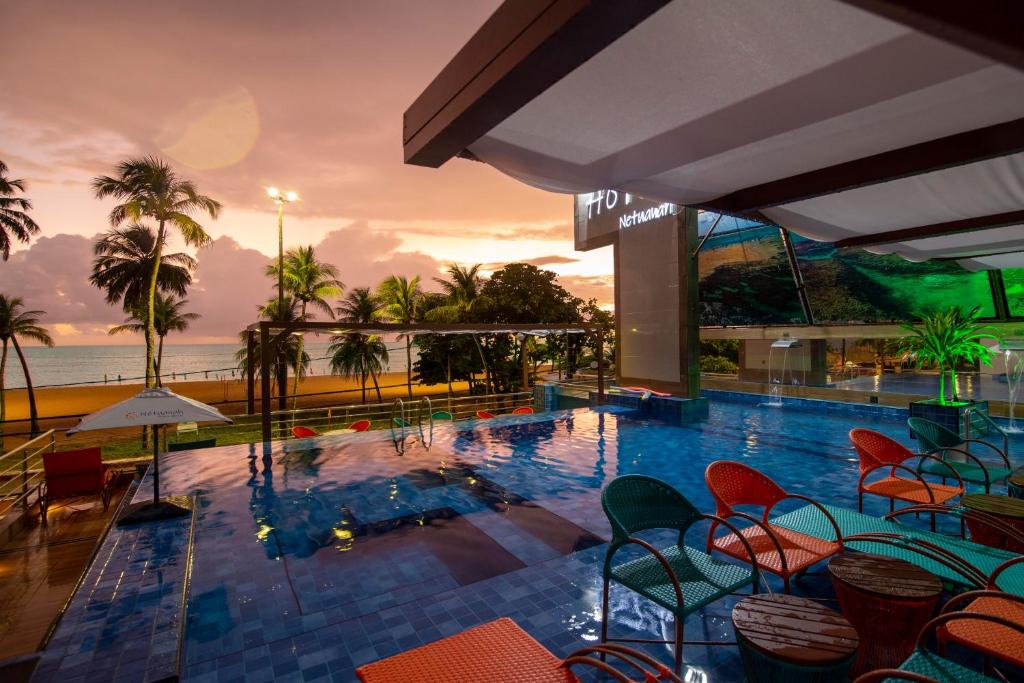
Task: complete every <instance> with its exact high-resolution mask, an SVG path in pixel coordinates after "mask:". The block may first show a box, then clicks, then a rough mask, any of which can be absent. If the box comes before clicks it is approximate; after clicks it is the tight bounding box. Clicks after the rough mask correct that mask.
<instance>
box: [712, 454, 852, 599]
mask: <svg viewBox="0 0 1024 683" xmlns="http://www.w3.org/2000/svg"><path fill="white" fill-rule="evenodd" d="M704 481H705V483H706V484H707V487H708V490H709V491H710V492H711V496H712V497H713V498H714V499H715V505H716V506H717V510H716V511H715V514H717V515H718V516H719V517H721V518H722V519H730V518H734V517H736V518H740V519H744V520H746V521H748V522H750V523H751V526H748V527H746V528H745V529H743V530H742V531H741V532H740V533H741V535H742V536H743V538H744V539H745V540H746V541H747V544H749V546H750V547H751V548H753V549H754V555H755V556H756V557H757V565H758V568H759V569H761V570H762V571H767V572H771V573H772V574H776V575H777V576H779V577H780V578H781V579H782V582H783V586H784V591H785V592H786V593H788V592H789V580H790V578H792V577H794V576H797V575H799V574H802V573H803V572H805V571H806V570H807V568H808V567H810V566H811V565H813V564H817V563H818V562H821V561H822V560H826V559H828V558H829V557H832V556H833V555H835V554H836V553H838V552H841V551H842V550H843V541H842V538H841V537H842V533H840V531H839V525H838V524H837V523H836V520H835V519H834V518H833V517H832V515H831V514H830V513H829V512H828V510H826V509H825V508H824V507H823V506H822V505H821V504H820V503H818V502H816V501H814V500H812V499H810V498H808V497H807V496H802V495H799V494H796V493H787V492H786V490H785V489H783V488H782V487H781V486H779V485H778V484H776V483H775V482H774V481H772V480H771V479H770V478H768V476H766V475H764V474H762V473H761V472H758V471H757V470H755V469H754V468H753V467H749V466H747V465H744V464H742V463H738V462H730V461H726V460H719V461H717V462H713V463H711V464H710V465H708V468H707V470H705V472H704ZM786 499H796V500H802V501H804V502H807V503H810V504H811V505H813V506H815V507H816V508H817V509H818V510H819V511H820V512H821V514H822V515H824V517H825V519H826V520H828V522H829V524H831V525H832V528H833V529H834V530H835V534H836V539H838V540H836V541H826V540H823V539H820V538H816V537H814V536H809V535H807V534H802V533H800V532H799V531H793V530H791V529H785V528H783V527H779V526H775V525H773V524H772V523H771V522H769V521H768V515H769V514H771V512H772V510H773V509H774V508H775V506H776V505H777V504H778V503H780V502H782V501H783V500H786ZM737 505H754V506H758V507H761V508H763V509H764V514H763V516H762V517H761V519H760V520H758V519H757V518H755V517H754V516H752V515H749V514H746V513H744V512H740V511H738V510H735V509H734V508H735V506H737ZM717 528H718V525H717V524H712V525H711V529H710V531H708V543H707V549H708V552H711V551H712V550H717V551H719V552H721V553H725V554H726V555H729V556H730V557H734V558H736V559H739V560H746V559H747V551H746V548H745V547H744V545H743V544H741V543H740V540H739V538H738V537H737V536H736V535H735V534H731V533H730V534H725V535H723V536H718V537H715V531H716V529H717Z"/></svg>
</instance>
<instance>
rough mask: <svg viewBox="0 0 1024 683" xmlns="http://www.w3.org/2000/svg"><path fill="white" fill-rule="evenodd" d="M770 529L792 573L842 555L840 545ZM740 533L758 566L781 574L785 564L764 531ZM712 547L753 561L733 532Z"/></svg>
mask: <svg viewBox="0 0 1024 683" xmlns="http://www.w3.org/2000/svg"><path fill="white" fill-rule="evenodd" d="M769 528H770V529H771V530H772V532H773V533H774V534H775V537H776V538H777V539H778V541H779V544H780V545H781V546H782V552H783V553H784V554H785V555H786V569H787V570H788V572H789V573H790V574H793V573H795V572H798V571H801V570H803V569H806V568H807V567H809V566H811V565H812V564H815V563H817V562H820V561H821V560H823V559H825V558H827V557H831V556H832V555H835V554H836V553H837V552H839V544H838V543H834V542H832V541H825V540H822V539H820V538H815V537H814V536H808V535H807V534H802V533H800V532H799V531H793V530H791V529H786V528H783V527H780V526H773V525H769ZM740 533H741V534H742V535H743V538H745V539H746V540H747V542H748V543H750V546H751V548H753V550H754V556H755V557H756V558H757V565H758V566H759V567H761V568H762V569H764V570H766V571H770V572H772V573H774V574H781V573H782V561H781V560H780V558H779V551H778V549H777V548H776V547H775V543H773V542H772V539H771V538H769V536H768V534H767V533H765V531H764V529H762V528H761V527H758V526H750V527H747V528H746V529H743V530H742V531H740ZM712 545H713V546H714V548H715V550H718V551H720V552H723V553H725V554H726V555H729V556H731V557H735V558H736V559H738V560H743V561H744V562H749V561H750V555H749V554H748V553H747V549H746V548H745V547H744V546H743V543H741V542H740V540H739V539H738V538H736V534H732V533H730V534H726V535H724V536H719V537H717V538H715V540H714V542H713V543H712Z"/></svg>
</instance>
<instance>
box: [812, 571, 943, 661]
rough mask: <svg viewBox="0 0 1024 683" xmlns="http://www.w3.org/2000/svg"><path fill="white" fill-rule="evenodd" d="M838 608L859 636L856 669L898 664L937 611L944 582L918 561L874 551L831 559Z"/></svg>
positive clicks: (831, 572)
mask: <svg viewBox="0 0 1024 683" xmlns="http://www.w3.org/2000/svg"><path fill="white" fill-rule="evenodd" d="M828 571H829V574H831V576H832V585H833V586H834V587H835V591H836V598H837V599H838V600H839V607H840V609H842V611H843V616H845V617H846V618H847V619H848V620H849V621H850V623H851V624H853V627H854V628H855V629H857V633H858V634H859V635H860V653H859V655H858V656H857V662H856V664H855V665H854V673H858V674H859V673H863V672H865V671H871V670H874V669H887V668H897V667H899V665H900V664H901V663H902V662H903V660H904V659H906V658H907V657H908V656H909V655H910V653H911V652H913V650H914V646H915V644H916V643H917V636H918V634H919V633H920V632H921V629H922V628H923V627H924V625H925V624H926V623H927V622H928V620H929V619H930V618H931V617H932V615H933V614H934V613H935V608H936V606H937V605H938V603H939V596H940V595H941V594H942V581H940V580H939V578H938V577H937V576H935V575H934V574H932V573H930V572H927V571H925V570H924V569H921V568H920V567H918V566H917V565H914V564H911V563H909V562H905V561H903V560H898V559H896V558H892V557H883V556H881V555H872V554H870V553H844V554H842V555H836V556H835V557H833V558H832V559H831V560H829V563H828Z"/></svg>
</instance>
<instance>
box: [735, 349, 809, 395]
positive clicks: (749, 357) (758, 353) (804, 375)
mask: <svg viewBox="0 0 1024 683" xmlns="http://www.w3.org/2000/svg"><path fill="white" fill-rule="evenodd" d="M771 345H772V342H771V341H768V340H760V339H745V340H743V341H741V342H740V362H739V379H740V381H743V382H768V381H770V380H773V379H774V380H779V379H783V361H785V364H786V370H785V378H784V380H783V383H785V384H794V383H795V384H798V385H805V386H822V385H824V384H825V379H826V375H827V374H828V368H827V355H826V351H827V346H826V342H825V340H824V339H808V340H806V341H803V342H801V345H800V346H799V347H797V348H792V349H789V352H788V354H787V352H786V349H775V350H774V351H773V350H772V348H771ZM769 359H770V360H771V364H772V365H771V368H769V365H768V363H769Z"/></svg>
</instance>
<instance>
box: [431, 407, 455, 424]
mask: <svg viewBox="0 0 1024 683" xmlns="http://www.w3.org/2000/svg"><path fill="white" fill-rule="evenodd" d="M430 418H431V419H433V420H448V421H449V422H453V421H454V420H455V417H454V416H453V415H452V414H451V413H449V412H448V411H447V410H435V411H434V412H433V413H432V414H431V415H430Z"/></svg>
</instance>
